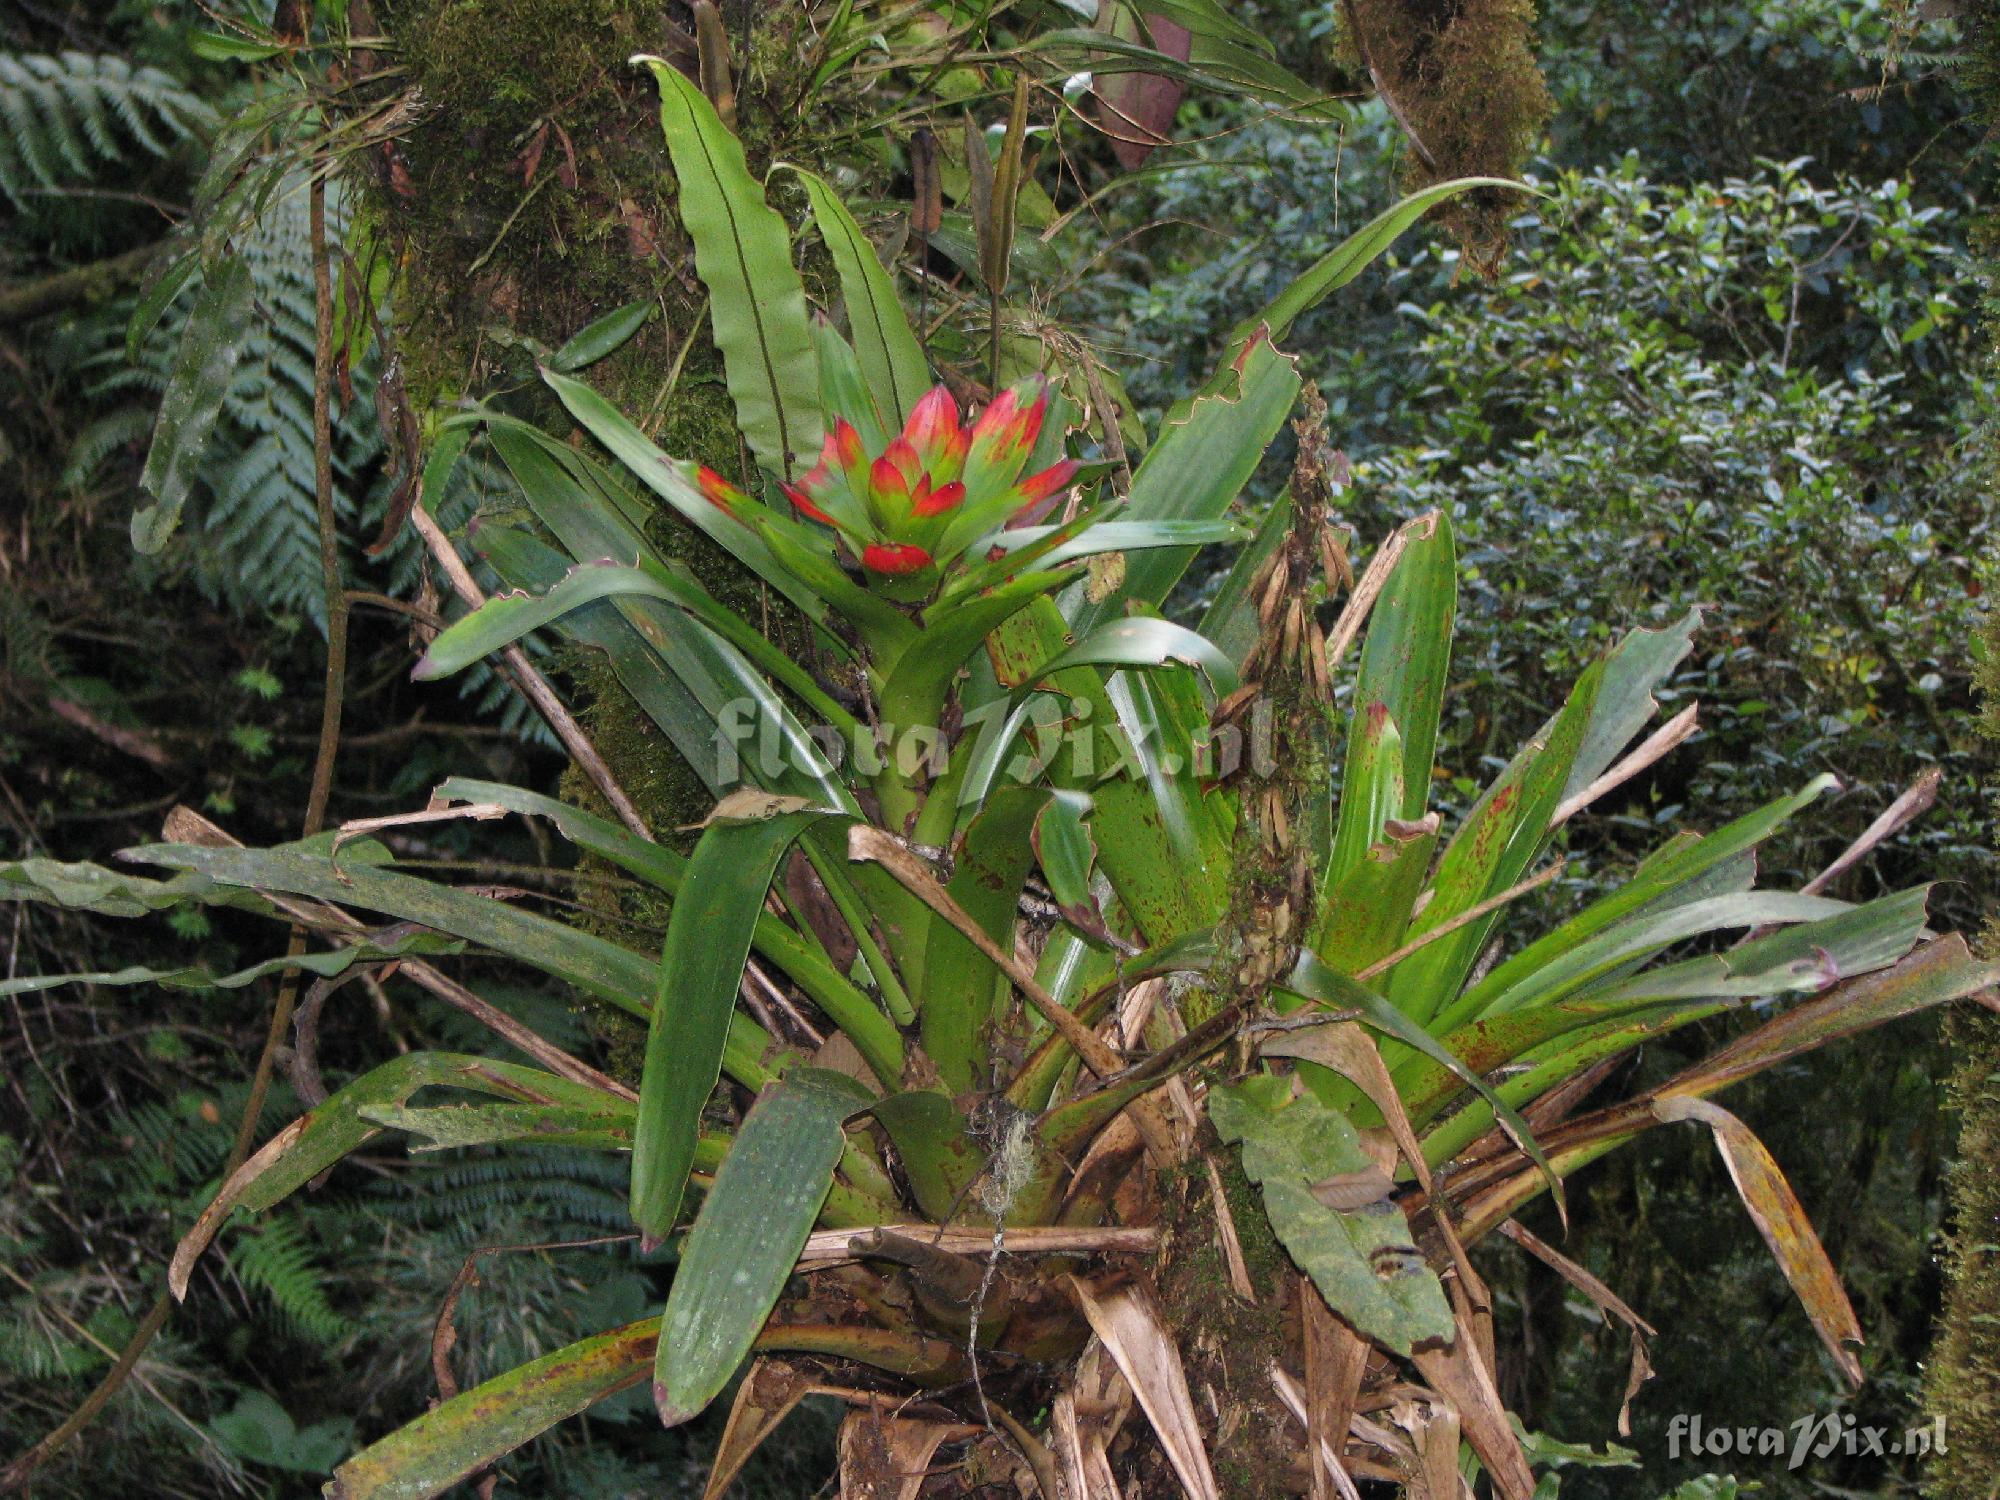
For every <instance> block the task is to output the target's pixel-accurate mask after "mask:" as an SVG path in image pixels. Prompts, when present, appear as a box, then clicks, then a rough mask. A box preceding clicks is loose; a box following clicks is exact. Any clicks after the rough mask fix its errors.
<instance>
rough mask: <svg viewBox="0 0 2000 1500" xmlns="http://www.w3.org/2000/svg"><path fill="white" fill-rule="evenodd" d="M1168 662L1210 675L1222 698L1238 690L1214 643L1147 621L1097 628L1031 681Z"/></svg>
mask: <svg viewBox="0 0 2000 1500" xmlns="http://www.w3.org/2000/svg"><path fill="white" fill-rule="evenodd" d="M1168 662H1181V663H1184V664H1185V665H1187V666H1190V667H1199V668H1200V669H1201V670H1202V671H1203V672H1205V673H1207V674H1208V680H1209V682H1210V683H1211V684H1213V685H1214V687H1215V690H1216V693H1217V694H1218V695H1219V696H1220V695H1226V694H1229V693H1233V692H1234V691H1235V690H1236V664H1235V663H1234V662H1232V661H1230V659H1229V658H1228V657H1226V656H1224V655H1223V654H1222V653H1221V652H1220V651H1218V650H1217V649H1216V648H1215V646H1214V644H1213V643H1212V642H1209V641H1206V640H1203V639H1202V638H1201V637H1200V636H1199V635H1196V634H1195V633H1194V632H1193V631H1192V630H1189V629H1188V628H1187V627H1186V626H1185V625H1176V624H1174V623H1173V622H1172V621H1171V620H1154V619H1146V618H1143V617H1139V618H1132V619H1125V620H1113V621H1112V622H1111V623H1110V624H1108V625H1099V626H1098V627H1097V628H1096V629H1095V630H1093V631H1091V632H1090V634H1089V635H1087V636H1085V637H1083V638H1082V639H1081V640H1079V641H1078V642H1077V643H1076V644H1075V645H1074V646H1071V647H1069V648H1067V649H1066V650H1064V651H1061V652H1058V653H1057V654H1056V655H1055V656H1054V657H1053V658H1051V659H1050V660H1048V661H1046V662H1044V663H1042V665H1041V666H1039V667H1037V668H1036V669H1035V670H1034V671H1033V672H1032V673H1031V674H1030V676H1029V681H1030V682H1031V683H1040V682H1041V681H1042V679H1043V678H1046V677H1053V676H1056V675H1057V674H1059V673H1061V672H1062V671H1063V670H1064V669H1065V668H1068V667H1158V666H1163V665H1165V664H1166V663H1168Z"/></svg>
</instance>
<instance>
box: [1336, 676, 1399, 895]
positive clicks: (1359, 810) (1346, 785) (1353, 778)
mask: <svg viewBox="0 0 2000 1500" xmlns="http://www.w3.org/2000/svg"><path fill="white" fill-rule="evenodd" d="M1348 734H1349V739H1348V745H1347V772H1346V774H1345V775H1344V776H1343V777H1342V778H1341V783H1340V823H1339V826H1338V828H1337V829H1336V830H1335V832H1334V837H1333V850H1332V853H1331V856H1330V857H1329V858H1328V860H1327V863H1326V868H1325V870H1324V872H1323V873H1322V874H1321V877H1320V889H1321V890H1322V891H1326V892H1331V891H1335V890H1338V889H1339V888H1340V887H1341V885H1342V884H1343V883H1344V882H1345V881H1346V879H1347V878H1348V876H1349V875H1351V874H1353V872H1354V871H1355V869H1356V868H1357V867H1358V866H1359V865H1360V864H1361V863H1362V861H1364V860H1365V859H1367V858H1368V851H1369V850H1370V849H1372V848H1373V847H1374V846H1375V845H1376V844H1378V843H1380V842H1381V841H1382V839H1383V838H1384V837H1385V836H1386V834H1387V829H1386V827H1385V826H1384V825H1386V824H1387V823H1388V822H1389V821H1390V820H1391V819H1400V818H1402V816H1403V809H1404V807H1405V805H1406V799H1405V797H1404V795H1403V733H1402V731H1401V730H1400V729H1398V728H1397V727H1396V720H1395V717H1394V716H1393V715H1392V714H1391V713H1390V712H1389V705H1388V704H1386V703H1380V702H1377V703H1358V704H1356V705H1355V709H1354V716H1353V721H1352V726H1351V727H1350V729H1349V731H1348ZM1322 915H1330V913H1328V912H1326V911H1324V910H1323V911H1322Z"/></svg>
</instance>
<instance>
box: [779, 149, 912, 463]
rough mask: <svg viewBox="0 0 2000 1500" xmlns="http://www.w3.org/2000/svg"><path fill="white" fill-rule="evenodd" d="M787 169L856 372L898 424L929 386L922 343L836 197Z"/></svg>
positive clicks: (807, 174) (806, 175) (871, 250)
mask: <svg viewBox="0 0 2000 1500" xmlns="http://www.w3.org/2000/svg"><path fill="white" fill-rule="evenodd" d="M792 171H794V172H796V173H797V174H798V178H799V181H800V182H802V183H804V184H805V190H806V197H807V199H808V200H809V201H810V202H811V204H812V214H813V221H814V222H815V223H817V224H818V225H819V232H820V238H822V239H823V240H825V241H826V248H827V249H828V251H829V252H831V253H832V255H833V267H834V270H835V271H836V272H838V273H839V276H840V293H841V297H842V299H843V300H844V301H845V302H846V303H847V326H848V330H849V331H850V332H851V333H852V334H853V336H854V353H855V357H856V358H857V359H859V360H860V362H861V373H862V375H863V377H864V378H865V379H866V380H867V382H868V387H869V389H870V390H871V391H872V392H874V393H875V398H876V400H877V401H878V402H879V403H880V405H881V408H882V410H883V412H884V413H885V414H887V415H888V417H889V421H890V423H891V424H892V425H895V426H900V425H901V424H902V423H903V422H905V421H907V420H908V419H909V415H910V411H911V409H912V408H913V407H914V406H915V405H916V404H917V402H918V400H919V399H920V398H921V397H922V396H923V394H924V393H925V392H926V391H928V390H929V389H930V385H931V377H930V365H929V363H928V362H927V361H926V360H925V358H924V350H923V346H922V345H921V344H920V343H918V342H917V335H916V333H915V332H914V331H913V330H912V329H911V327H910V320H909V318H907V317H906V316H905V315H904V313H903V307H902V304H901V303H900V302H899V301H898V300H897V298H896V286H895V283H894V282H893V281H891V280H890V279H889V273H888V272H887V271H886V270H885V269H884V268H883V265H882V261H881V258H880V257H879V256H878V255H876V253H875V247H874V245H872V244H871V243H869V240H868V237H867V236H866V235H865V234H863V233H862V232H861V226H860V225H859V224H857V223H856V222H855V221H854V215H853V214H851V213H849V212H848V211H847V205H846V204H844V203H842V202H841V201H840V195H839V194H838V193H836V192H834V190H833V188H832V187H831V186H830V185H829V184H828V183H827V182H825V181H824V180H823V179H821V178H819V177H816V176H814V175H813V174H812V173H811V172H808V171H806V170H805V168H803V167H793V168H792Z"/></svg>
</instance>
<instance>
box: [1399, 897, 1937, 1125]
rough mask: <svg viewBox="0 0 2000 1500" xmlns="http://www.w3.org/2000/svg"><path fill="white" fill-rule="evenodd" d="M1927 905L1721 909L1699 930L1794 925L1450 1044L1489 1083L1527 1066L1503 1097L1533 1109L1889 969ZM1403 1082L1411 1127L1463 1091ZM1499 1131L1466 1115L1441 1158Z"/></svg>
mask: <svg viewBox="0 0 2000 1500" xmlns="http://www.w3.org/2000/svg"><path fill="white" fill-rule="evenodd" d="M1927 894H1928V887H1923V886H1919V887H1917V888H1915V889H1914V890H1909V891H1902V892H1899V893H1897V894H1896V895H1893V896H1885V897H1882V898H1881V899H1879V900H1876V901H1871V902H1869V903H1867V904H1866V905H1864V906H1857V907H1852V908H1847V909H1844V910H1841V909H1835V910H1834V911H1833V914H1832V915H1826V916H1820V917H1818V918H1811V917H1807V919H1805V920H1799V917H1800V916H1801V915H1802V914H1804V913H1807V912H1810V911H1811V910H1813V908H1804V907H1799V906H1797V905H1795V904H1791V903H1797V902H1801V901H1817V899H1818V898H1816V897H1799V896H1790V895H1788V894H1787V893H1780V892H1765V893H1754V894H1753V895H1751V896H1746V897H1743V898H1735V899H1736V906H1737V914H1736V916H1735V917H1734V918H1733V919H1732V920H1730V921H1727V922H1722V921H1719V920H1718V919H1717V915H1716V913H1715V912H1714V911H1713V910H1712V911H1711V912H1709V913H1708V914H1706V915H1704V916H1702V917H1700V918H1699V919H1698V920H1700V921H1701V923H1702V924H1703V925H1702V927H1701V930H1704V931H1718V930H1724V929H1726V928H1728V927H1741V926H1750V925H1752V924H1756V923H1769V922H1774V921H1787V920H1789V921H1790V925H1786V926H1783V927H1780V928H1779V930H1778V931H1777V932H1774V933H1771V934H1769V935H1768V936H1766V937H1763V938H1759V939H1756V940H1755V941H1754V942H1749V943H1743V944H1740V945H1739V946H1737V947H1735V948H1733V949H1730V950H1728V951H1727V952H1724V953H1715V954H1708V955H1705V956H1703V957H1700V958H1694V959H1689V960H1686V961H1684V962H1681V963H1677V964H1670V965H1667V966H1665V967H1662V968H1658V969H1648V970H1642V971H1641V972H1639V973H1637V974H1635V975H1632V976H1630V977H1627V978H1623V979H1619V980H1617V982H1615V983H1612V984H1609V985H1599V986H1575V985H1572V986H1570V987H1569V988H1568V990H1567V991H1566V992H1565V993H1564V994H1563V996H1562V997H1561V998H1554V999H1548V1000H1544V1001H1541V1002H1539V1003H1536V1004H1534V1005H1531V1006H1526V1007H1522V1008H1519V1009H1514V1010H1510V1011H1507V1012H1505V1013H1495V1014H1493V1015H1491V1016H1489V1017H1487V1018H1485V1019H1482V1020H1479V1021H1475V1022H1473V1023H1471V1024H1470V1025H1467V1026H1463V1027H1460V1028H1458V1029H1457V1030H1456V1031H1453V1032H1451V1033H1450V1034H1449V1035H1446V1036H1445V1037H1444V1038H1443V1042H1442V1045H1443V1046H1444V1047H1445V1049H1446V1050H1447V1051H1449V1052H1451V1053H1453V1054H1454V1055H1455V1056H1457V1057H1459V1058H1462V1059H1463V1060H1464V1062H1465V1064H1466V1065H1467V1067H1469V1068H1471V1069H1472V1070H1474V1071H1475V1072H1478V1073H1480V1074H1491V1073H1492V1072H1493V1071H1494V1070H1495V1069H1498V1068H1502V1067H1506V1066H1508V1065H1510V1064H1513V1063H1516V1062H1517V1061H1518V1060H1521V1059H1524V1058H1525V1059H1527V1060H1528V1062H1529V1066H1527V1067H1526V1068H1524V1069H1522V1070H1520V1071H1517V1072H1514V1073H1513V1074H1511V1075H1510V1076H1508V1077H1507V1078H1505V1079H1504V1080H1503V1081H1502V1082H1501V1083H1500V1084H1499V1085H1498V1090H1497V1091H1498V1093H1499V1095H1500V1097H1501V1098H1503V1099H1506V1100H1508V1101H1509V1102H1511V1103H1515V1104H1521V1105H1525V1104H1528V1103H1531V1102H1532V1101H1533V1100H1534V1099H1535V1098H1536V1097H1537V1096H1538V1095H1539V1094H1540V1093H1541V1092H1542V1091H1543V1090H1544V1089H1547V1088H1549V1087H1551V1086H1553V1085H1555V1084H1557V1083H1560V1082H1562V1081H1563V1080H1564V1079H1565V1078H1567V1077H1569V1076H1571V1075H1572V1074H1573V1073H1574V1072H1576V1071H1578V1070H1579V1069H1580V1068H1582V1067H1584V1066H1586V1065H1587V1064H1588V1063H1590V1062H1594V1061H1595V1060H1596V1059H1597V1058H1598V1057H1601V1056H1606V1055H1609V1054H1610V1053H1612V1052H1617V1051H1622V1050H1624V1049H1625V1048H1626V1047H1628V1046H1632V1045H1636V1044H1637V1043H1638V1042H1639V1041H1641V1040H1644V1039H1645V1038H1647V1037H1653V1036H1659V1035H1662V1034H1664V1033H1665V1032H1667V1031H1671V1030H1675V1029H1677V1028H1678V1027H1680V1026H1684V1025H1687V1024H1689V1023H1691V1022H1693V1021H1698V1020H1701V1019H1703V1018H1705V1017H1707V1016H1710V1015H1714V1014H1716V1013H1717V1012H1719V1011H1722V1010H1726V1009H1728V1008H1729V1007H1730V1006H1731V1005H1733V1004H1736V1003H1738V1002H1740V1001H1741V1000H1744V999H1756V998H1762V997H1766V996H1773V995H1780V994H1785V993H1796V992H1808V993H1810V992H1815V991H1819V990H1823V989H1825V988H1827V987H1828V986H1829V985H1832V984H1835V983H1837V982H1839V981H1840V980H1843V979H1850V978H1853V977H1854V976H1856V975H1859V974H1868V973H1873V972H1875V971H1876V970H1879V969H1883V968H1886V967H1888V966H1889V965H1891V964H1893V963H1895V962H1896V961H1897V960H1899V959H1901V958H1902V957H1903V956H1904V955H1905V954H1906V953H1908V952H1909V951H1910V949H1911V948H1912V947H1913V946H1914V945H1915V944H1916V942H1917V941H1918V939H1919V937H1920V936H1921V934H1922V932H1923V930H1924V906H1925V898H1926V896H1927ZM1763 897H1769V898H1775V899H1773V900H1772V901H1771V903H1770V904H1768V905H1767V904H1765V902H1764V901H1763V900H1762V899H1759V898H1763ZM1703 904H1705V905H1708V904H1710V903H1703ZM1713 905H1715V906H1720V905H1722V903H1720V902H1718V903H1713ZM1836 908H1838V903H1836ZM1822 909H1823V908H1822ZM1617 930H1618V929H1613V931H1614V932H1615V931H1617ZM1658 931H1659V929H1654V932H1653V933H1652V934H1649V935H1648V938H1647V939H1644V940H1641V941H1640V942H1639V944H1638V945H1637V951H1646V952H1660V951H1663V949H1664V948H1665V947H1666V946H1667V944H1662V943H1659V942H1658V941H1657V934H1658ZM1683 931H1685V930H1684V929H1683ZM1607 936H1609V934H1607ZM1628 951H1631V950H1628ZM1396 1083H1397V1089H1398V1091H1399V1092H1400V1093H1401V1094H1402V1096H1403V1098H1404V1101H1405V1102H1406V1104H1407V1105H1408V1108H1409V1113H1410V1117H1411V1119H1412V1120H1414V1121H1416V1122H1417V1123H1418V1124H1419V1125H1420V1126H1421V1125H1424V1124H1427V1123H1428V1122H1429V1121H1430V1120H1432V1119H1433V1118H1435V1117H1436V1116H1437V1114H1438V1112H1439V1111H1440V1110H1442V1109H1443V1108H1444V1107H1445V1106H1446V1105H1447V1104H1449V1103H1450V1102H1451V1100H1452V1099H1453V1098H1455V1097H1456V1096H1457V1095H1458V1093H1459V1092H1460V1084H1459V1083H1458V1082H1457V1081H1456V1080H1455V1079H1454V1078H1453V1077H1452V1076H1450V1075H1449V1074H1447V1073H1445V1072H1444V1071H1443V1070H1442V1069H1439V1068H1438V1067H1437V1066H1436V1065H1435V1064H1433V1063H1431V1062H1430V1061H1428V1060H1427V1059H1415V1060H1413V1061H1412V1062H1411V1063H1410V1064H1409V1065H1406V1067H1405V1068H1403V1069H1401V1070H1399V1072H1398V1074H1397V1079H1396ZM1490 1124H1491V1115H1490V1113H1488V1112H1487V1111H1485V1110H1484V1108H1483V1107H1482V1105H1481V1104H1479V1103H1471V1104H1468V1105H1467V1107H1466V1108H1465V1109H1463V1110H1460V1111H1458V1112H1457V1113H1456V1114H1454V1115H1453V1116H1452V1117H1451V1118H1450V1119H1449V1120H1447V1121H1446V1122H1445V1123H1444V1125H1443V1126H1442V1127H1441V1129H1440V1130H1439V1131H1438V1132H1435V1133H1433V1135H1432V1137H1431V1140H1432V1141H1434V1142H1435V1143H1436V1149H1437V1151H1438V1153H1439V1155H1438V1157H1437V1159H1438V1160H1443V1159H1444V1158H1445V1157H1448V1156H1450V1155H1451V1154H1453V1153H1454V1152H1456V1151H1458V1150H1461V1149H1463V1148H1464V1147H1465V1146H1466V1145H1467V1144H1469V1143H1470V1142H1471V1141H1472V1140H1474V1139H1476V1138H1477V1137H1478V1136H1479V1135H1480V1134H1482V1133H1483V1132H1484V1131H1485V1129H1486V1128H1487V1126H1488V1125H1490Z"/></svg>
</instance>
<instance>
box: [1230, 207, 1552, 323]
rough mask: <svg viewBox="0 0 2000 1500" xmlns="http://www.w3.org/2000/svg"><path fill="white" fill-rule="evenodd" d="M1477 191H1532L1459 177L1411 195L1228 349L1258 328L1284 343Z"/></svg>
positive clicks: (1295, 283)
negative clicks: (1385, 256)
mask: <svg viewBox="0 0 2000 1500" xmlns="http://www.w3.org/2000/svg"><path fill="white" fill-rule="evenodd" d="M1481 187H1492V188H1511V189H1513V190H1514V191H1516V192H1522V193H1531V192H1533V191H1534V189H1533V188H1531V187H1529V186H1527V184H1525V183H1520V182H1514V181H1511V180H1510V179H1508V178H1505V177H1458V178H1454V179H1453V180H1452V181H1450V182H1439V183H1434V184H1432V185H1431V186H1430V187H1427V188H1424V189H1422V190H1421V191H1420V192H1415V193H1412V194H1410V195H1409V197H1407V198H1405V199H1403V200H1402V201H1401V202H1400V203H1396V204H1394V205H1392V206H1391V207H1389V208H1386V209H1384V210H1383V211H1382V212H1381V213H1379V214H1377V215H1376V216H1375V217H1374V218H1372V219H1370V220H1369V221H1368V222H1367V223H1366V224H1363V225H1362V226H1361V227H1360V228H1359V229H1357V230H1355V231H1354V233H1352V234H1350V235H1349V236H1348V237H1347V238H1346V239H1344V240H1342V241H1341V242H1340V243H1339V244H1338V245H1336V246H1334V247H1333V249H1331V250H1329V251H1327V253H1326V254H1325V255H1323V256H1321V257H1320V258H1319V259H1318V260H1316V261H1314V262H1313V264H1312V265H1311V266H1310V267H1308V268H1307V269H1306V270H1304V271H1302V272H1300V273H1299V274H1298V276H1296V277H1295V278H1293V280H1292V282H1291V284H1290V285H1289V286H1287V287H1286V288H1285V289H1284V290H1283V291H1282V292H1280V293H1278V295H1277V296H1276V297H1274V298H1273V299H1272V300H1271V301H1270V303H1269V304H1267V305H1266V306H1265V308H1264V310H1263V311H1262V312H1260V313H1258V314H1257V315H1256V316H1255V317H1253V318H1245V319H1244V320H1243V321H1242V322H1241V323H1238V324H1237V325H1236V327H1235V328H1233V329H1231V330H1230V334H1229V344H1230V346H1231V347H1234V346H1236V345H1238V344H1241V343H1243V342H1244V341H1245V340H1247V339H1250V338H1252V337H1254V336H1255V335H1256V332H1257V330H1258V329H1259V328H1260V327H1261V328H1264V329H1266V330H1268V332H1269V336H1270V337H1271V338H1272V339H1283V338H1285V337H1287V336H1288V335H1289V334H1290V333H1291V331H1292V324H1293V322H1294V321H1296V320H1297V319H1298V317H1299V316H1300V314H1302V313H1305V312H1307V311H1309V310H1311V309H1312V308H1313V307H1316V306H1317V305H1318V304H1319V303H1320V302H1321V300H1323V299H1324V298H1325V297H1326V295H1327V294H1328V293H1329V292H1336V291H1338V290H1340V288H1342V287H1344V286H1346V285H1347V283H1348V282H1350V281H1352V280H1353V279H1354V278H1355V277H1357V276H1359V275H1360V274H1361V273H1362V272H1363V271H1365V270H1366V269H1367V268H1368V267H1369V266H1370V265H1371V264H1373V262H1374V261H1375V259H1376V257H1377V256H1379V255H1381V253H1382V252H1383V251H1384V250H1387V249H1388V248H1389V247H1390V246H1391V245H1393V244H1394V243H1395V242H1396V240H1397V239H1398V237H1400V236H1401V235H1402V233H1403V231H1404V230H1406V229H1408V228H1409V227H1410V226H1411V225H1412V224H1414V223H1416V222H1417V220H1418V219H1421V218H1422V217H1423V216H1424V215H1425V214H1426V213H1428V212H1429V211H1430V210H1431V209H1433V208H1435V207H1436V206H1437V205H1438V204H1440V203H1442V202H1444V201H1445V200H1446V199H1447V198H1455V197H1457V196H1458V195H1459V194H1460V193H1465V192H1470V191H1471V190H1472V189H1473V188H1481Z"/></svg>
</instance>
